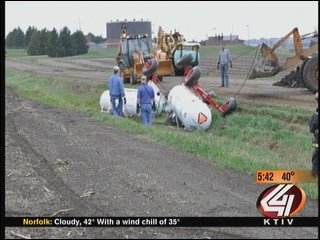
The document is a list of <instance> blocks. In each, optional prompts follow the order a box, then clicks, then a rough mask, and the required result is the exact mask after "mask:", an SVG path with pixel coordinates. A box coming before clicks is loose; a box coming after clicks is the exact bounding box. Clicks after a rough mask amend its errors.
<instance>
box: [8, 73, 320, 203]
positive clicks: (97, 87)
mask: <svg viewBox="0 0 320 240" xmlns="http://www.w3.org/2000/svg"><path fill="white" fill-rule="evenodd" d="M6 85H7V86H8V87H9V88H11V89H13V90H14V91H16V92H17V93H18V94H20V95H21V96H25V97H28V98H32V99H35V100H38V101H40V102H42V103H45V104H50V105H54V106H58V107H63V108H67V109H72V110H75V109H76V110H77V111H81V112H82V113H84V114H86V115H88V116H90V117H93V118H95V119H97V120H99V121H102V122H104V123H105V124H107V125H111V126H114V127H117V128H119V129H123V130H124V131H127V132H129V133H132V134H135V135H143V136H145V137H147V138H150V139H153V140H154V141H157V142H159V143H163V144H166V145H168V146H171V147H174V148H176V149H179V150H182V151H185V152H188V153H191V154H194V155H196V156H199V157H202V158H204V159H207V160H208V161H210V162H214V163H215V164H218V165H219V166H223V167H226V168H233V169H237V170H239V171H242V172H245V173H247V174H250V175H252V181H254V179H255V178H254V175H255V172H256V171H257V170H271V169H283V170H293V169H301V170H309V169H310V168H311V161H310V156H311V153H312V150H313V149H312V147H311V141H312V136H311V134H309V132H308V127H307V126H308V121H309V117H310V114H311V112H310V111H309V110H307V109H305V108H303V107H299V106H295V105H281V106H276V107H275V106H274V105H272V104H269V103H267V102H261V101H258V100H254V101H252V100H246V99H242V98H238V104H239V109H238V111H236V112H235V113H233V114H232V115H230V116H228V117H226V118H221V117H220V116H219V113H218V112H217V111H215V110H212V116H213V119H212V126H211V128H210V129H209V130H208V131H207V132H185V131H183V130H181V129H177V128H172V127H168V126H165V125H164V124H163V123H164V122H165V120H166V117H165V116H162V117H160V118H157V119H155V123H154V124H153V126H152V127H151V128H145V127H144V126H142V125H141V124H140V122H139V119H138V118H132V119H119V118H117V119H116V118H113V117H112V116H110V115H108V114H105V113H100V106H99V97H100V95H101V93H102V92H103V91H104V90H105V84H101V83H96V82H93V81H85V80H73V79H62V78H56V77H44V76H37V75H34V74H30V73H23V72H19V71H14V70H8V69H7V70H6ZM222 101H223V100H221V99H217V102H220V103H221V102H222ZM303 187H304V190H306V193H307V195H308V196H311V197H313V198H316V197H318V192H317V188H316V184H305V185H303Z"/></svg>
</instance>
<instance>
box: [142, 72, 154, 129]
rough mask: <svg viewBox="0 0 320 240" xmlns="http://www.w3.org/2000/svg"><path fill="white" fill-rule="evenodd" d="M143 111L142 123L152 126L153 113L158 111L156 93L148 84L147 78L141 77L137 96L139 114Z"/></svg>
mask: <svg viewBox="0 0 320 240" xmlns="http://www.w3.org/2000/svg"><path fill="white" fill-rule="evenodd" d="M140 109H141V115H140V117H141V122H142V124H145V125H151V124H152V111H155V110H156V103H155V99H154V91H153V88H152V87H151V86H149V85H148V84H147V77H146V76H142V77H141V86H140V87H139V88H138V95H137V114H138V113H139V111H140Z"/></svg>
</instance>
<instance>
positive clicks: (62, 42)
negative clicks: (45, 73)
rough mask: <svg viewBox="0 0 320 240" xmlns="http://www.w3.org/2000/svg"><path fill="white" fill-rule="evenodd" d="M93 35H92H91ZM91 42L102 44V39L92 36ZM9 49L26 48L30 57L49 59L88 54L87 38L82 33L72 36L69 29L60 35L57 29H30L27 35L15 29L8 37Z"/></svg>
mask: <svg viewBox="0 0 320 240" xmlns="http://www.w3.org/2000/svg"><path fill="white" fill-rule="evenodd" d="M89 34H91V33H89ZM90 38H91V41H93V40H96V41H100V42H102V41H103V40H104V39H103V38H102V37H96V36H94V35H93V34H91V36H90ZM6 47H7V48H26V50H27V53H28V55H48V56H49V57H65V56H74V55H80V54H84V53H87V52H88V48H89V46H88V45H87V41H86V37H85V36H84V34H83V33H82V31H79V30H78V31H76V32H74V33H72V34H71V32H70V30H69V29H68V28H67V27H64V28H63V29H62V30H61V31H60V32H59V33H58V32H57V30H56V29H55V28H53V30H52V31H48V30H47V29H46V28H44V29H42V30H41V31H40V30H37V28H35V27H30V26H29V27H28V29H27V31H26V33H25V34H24V32H23V31H22V30H21V29H20V27H18V28H15V29H13V30H12V31H11V32H9V34H8V35H7V37H6Z"/></svg>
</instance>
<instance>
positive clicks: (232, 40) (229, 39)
mask: <svg viewBox="0 0 320 240" xmlns="http://www.w3.org/2000/svg"><path fill="white" fill-rule="evenodd" d="M243 43H244V40H241V39H239V36H238V35H231V34H230V35H225V36H224V35H223V34H221V35H220V34H219V35H217V34H216V35H215V36H210V37H208V39H207V41H206V43H205V44H206V45H214V46H217V45H220V44H226V45H232V44H243Z"/></svg>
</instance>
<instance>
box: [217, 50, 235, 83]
mask: <svg viewBox="0 0 320 240" xmlns="http://www.w3.org/2000/svg"><path fill="white" fill-rule="evenodd" d="M229 63H230V67H231V68H232V62H231V57H230V52H229V50H228V49H226V48H225V44H222V45H221V50H220V51H219V56H218V69H219V67H220V72H221V87H229V76H228V67H229Z"/></svg>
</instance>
